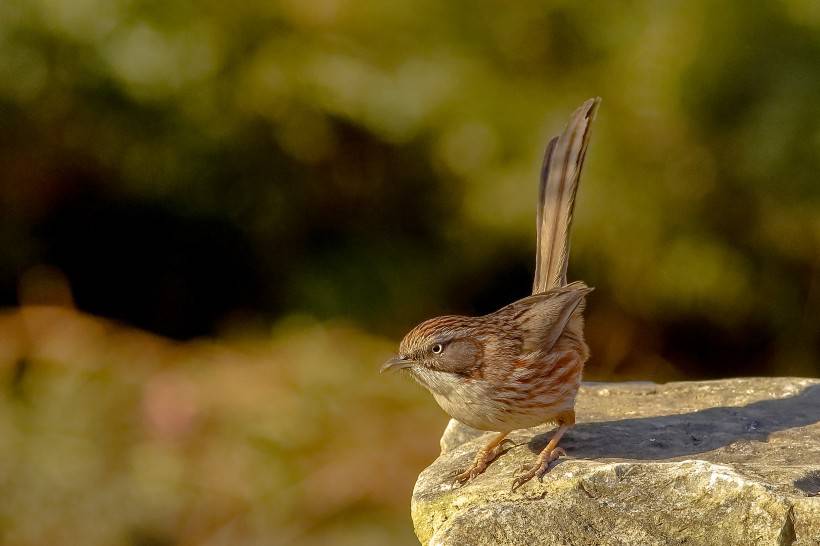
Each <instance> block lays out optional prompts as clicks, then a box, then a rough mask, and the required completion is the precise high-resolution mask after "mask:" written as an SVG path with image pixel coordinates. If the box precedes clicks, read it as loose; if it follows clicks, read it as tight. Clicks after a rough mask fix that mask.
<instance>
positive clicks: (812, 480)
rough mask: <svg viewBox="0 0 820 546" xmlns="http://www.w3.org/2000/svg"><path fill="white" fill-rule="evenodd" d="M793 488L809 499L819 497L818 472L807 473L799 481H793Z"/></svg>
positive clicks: (819, 483) (819, 481) (819, 477)
mask: <svg viewBox="0 0 820 546" xmlns="http://www.w3.org/2000/svg"><path fill="white" fill-rule="evenodd" d="M794 486H795V487H796V488H797V489H799V490H800V491H802V492H804V493H806V494H807V495H808V496H810V497H816V496H817V495H820V471H816V472H809V473H808V474H806V475H805V476H803V477H802V478H800V479H799V480H795V481H794Z"/></svg>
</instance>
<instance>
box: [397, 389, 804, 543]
mask: <svg viewBox="0 0 820 546" xmlns="http://www.w3.org/2000/svg"><path fill="white" fill-rule="evenodd" d="M576 411H577V416H578V424H577V425H576V426H575V427H574V428H573V429H571V430H570V431H569V432H568V433H567V434H566V436H565V437H564V440H563V441H562V442H561V445H562V447H564V449H566V451H567V453H568V457H567V458H565V459H561V460H560V461H559V462H558V463H557V464H556V465H555V467H554V468H553V469H552V470H551V471H550V473H548V474H547V475H546V476H545V477H544V480H543V482H539V481H538V480H532V481H530V482H528V483H527V484H525V485H524V486H522V487H521V488H520V489H518V490H517V491H515V492H511V491H510V485H511V484H512V480H513V479H514V478H515V476H516V474H517V471H518V469H519V468H520V467H521V465H523V464H528V463H530V462H532V459H533V458H534V457H535V454H536V453H538V451H539V450H540V449H541V448H543V446H544V445H546V443H547V441H548V440H549V438H550V435H551V431H550V429H548V428H546V427H541V428H536V429H532V430H525V431H516V432H515V433H513V434H512V435H511V438H512V439H513V440H514V441H515V442H516V444H517V445H516V447H514V448H513V449H512V450H510V451H508V452H507V453H506V454H504V455H503V456H501V457H500V458H499V459H498V460H496V461H495V462H494V463H493V464H492V465H490V467H489V468H488V469H487V471H486V472H485V473H484V474H482V475H480V476H479V477H477V478H476V479H475V480H473V481H471V482H469V483H468V484H466V485H464V486H461V487H457V486H453V485H452V484H451V483H450V482H449V480H448V476H450V475H452V474H454V473H455V472H456V471H460V470H463V469H464V468H466V467H467V465H468V464H469V463H470V461H471V460H472V458H473V456H474V455H475V452H476V451H477V450H478V449H479V448H480V447H481V445H482V444H483V443H484V442H486V441H487V440H488V439H489V437H490V435H491V433H482V432H481V431H477V430H475V429H470V428H469V427H465V426H464V425H461V424H460V423H458V422H456V421H451V422H450V424H449V425H448V426H447V429H446V430H445V433H444V435H443V436H442V438H441V446H442V453H441V455H440V456H439V458H438V459H437V460H436V461H435V462H434V463H433V464H432V465H431V466H430V467H428V468H427V469H426V470H424V471H423V472H422V473H421V475H420V476H419V479H418V481H417V482H416V486H415V489H414V491H413V499H412V503H411V511H412V516H413V523H414V526H415V529H416V534H417V536H418V538H419V540H420V541H421V542H422V543H423V544H431V545H432V544H440V545H442V546H447V545H465V544H468V545H472V544H527V545H530V544H532V545H537V544H601V545H604V544H792V545H801V546H802V545H809V544H818V545H820V496H818V489H820V380H816V379H796V378H748V379H729V380H721V381H699V382H678V383H668V384H665V385H658V384H653V383H613V384H606V383H594V384H585V385H584V386H583V387H582V389H581V392H580V394H579V397H578V404H577V407H576Z"/></svg>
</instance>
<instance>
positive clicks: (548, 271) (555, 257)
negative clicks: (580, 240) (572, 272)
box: [532, 97, 601, 294]
mask: <svg viewBox="0 0 820 546" xmlns="http://www.w3.org/2000/svg"><path fill="white" fill-rule="evenodd" d="M600 103H601V99H600V98H598V97H596V98H594V99H589V100H588V101H586V102H585V103H584V104H583V105H581V107H580V108H578V109H577V110H576V111H575V112H574V113H573V114H572V118H570V120H569V124H568V125H567V127H566V129H564V132H563V133H561V136H558V137H554V138H553V139H552V140H550V142H549V144H547V151H546V152H545V154H544V164H543V166H542V168H541V185H540V188H539V192H538V216H537V219H536V222H537V224H536V229H537V237H538V239H537V241H538V243H537V244H538V247H537V249H536V254H535V280H534V281H533V285H532V293H533V294H539V293H541V292H546V291H547V290H549V289H550V288H556V287H559V286H564V285H565V284H567V262H568V260H569V231H570V227H571V226H572V211H573V208H574V207H575V193H576V192H577V191H578V182H579V180H580V179H581V169H582V168H583V166H584V156H585V155H586V153H587V145H588V144H589V137H590V133H591V126H592V120H593V119H595V113H596V112H597V110H598V105H599V104H600Z"/></svg>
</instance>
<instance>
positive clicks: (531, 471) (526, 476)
mask: <svg viewBox="0 0 820 546" xmlns="http://www.w3.org/2000/svg"><path fill="white" fill-rule="evenodd" d="M562 455H563V456H566V455H567V452H566V451H564V449H563V448H560V447H556V448H555V449H553V450H552V451H551V452H550V453H549V455H548V456H546V457H543V461H540V462H539V461H538V460H536V462H535V464H532V465H523V466H521V468H519V469H518V472H520V473H522V474H521V475H520V476H518V477H516V478H515V479H514V480H513V483H512V489H511V491H515V490H516V489H518V488H519V487H521V486H522V485H524V484H525V483H527V482H528V481H530V480H531V479H533V478H534V477H536V476H538V481H539V482H543V481H544V476H545V475H546V474H547V472H549V471H550V465H551V464H552V462H553V461H555V460H557V459H558V457H560V456H562ZM541 458H542V457H539V458H538V459H541Z"/></svg>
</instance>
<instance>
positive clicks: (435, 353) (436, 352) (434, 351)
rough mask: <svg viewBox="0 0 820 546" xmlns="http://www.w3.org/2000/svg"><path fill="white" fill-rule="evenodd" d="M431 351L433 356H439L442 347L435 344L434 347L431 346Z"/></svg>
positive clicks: (439, 344)
mask: <svg viewBox="0 0 820 546" xmlns="http://www.w3.org/2000/svg"><path fill="white" fill-rule="evenodd" d="M431 350H432V351H433V354H434V355H437V354H441V351H443V350H444V347H443V346H442V345H441V343H436V344H435V345H433V348H432V349H431Z"/></svg>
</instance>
